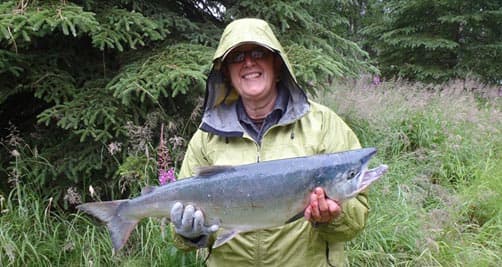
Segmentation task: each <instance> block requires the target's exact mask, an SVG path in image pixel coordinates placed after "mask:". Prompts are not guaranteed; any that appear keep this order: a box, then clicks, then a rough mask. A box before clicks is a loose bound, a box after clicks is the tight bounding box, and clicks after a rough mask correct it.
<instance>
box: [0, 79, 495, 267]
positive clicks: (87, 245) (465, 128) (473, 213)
mask: <svg viewBox="0 0 502 267" xmlns="http://www.w3.org/2000/svg"><path fill="white" fill-rule="evenodd" d="M334 86H335V87H334V88H335V91H334V92H329V93H325V94H323V95H320V96H319V98H318V99H320V100H322V102H323V103H324V104H326V105H328V106H330V107H332V108H333V109H334V110H336V111H337V113H338V114H339V115H340V116H342V117H343V118H344V119H345V120H346V121H347V123H348V124H349V125H350V126H351V127H352V128H353V129H354V131H355V132H356V133H357V135H358V136H359V137H360V139H361V142H362V143H363V145H364V146H375V147H377V148H378V150H379V154H378V155H377V157H376V158H375V159H374V160H373V162H372V164H374V165H377V164H379V163H385V164H388V165H389V167H390V171H389V173H388V174H386V175H385V176H384V178H383V179H381V180H380V181H379V182H377V183H376V184H375V185H374V186H373V187H372V189H371V192H370V201H371V203H370V204H371V208H372V209H371V213H370V217H369V220H368V225H367V227H366V229H365V230H364V231H363V233H362V234H360V235H359V236H358V237H357V238H356V239H354V240H353V241H351V242H349V243H348V244H347V254H348V258H349V261H350V263H351V265H352V266H500V264H501V263H502V256H501V255H502V253H501V252H502V205H500V203H501V202H502V134H501V131H502V105H501V104H502V103H501V102H502V100H501V97H500V96H498V94H499V91H498V89H496V88H483V89H479V88H482V85H480V84H478V83H476V82H473V81H469V83H464V82H455V81H454V82H452V83H450V84H448V85H445V86H442V87H435V88H434V87H431V86H428V85H423V84H407V83H403V82H400V81H393V82H385V83H383V84H381V85H379V86H377V87H375V86H372V85H369V84H367V83H365V81H363V80H360V81H356V82H348V81H347V82H340V83H338V84H336V85H334ZM465 87H467V89H466V88H465ZM474 87H477V88H478V89H473V90H471V88H474ZM21 156H22V155H21ZM19 175H20V172H19V173H18V176H19ZM14 177H16V175H14ZM2 179H3V178H2ZM22 180H23V179H22V177H16V179H14V180H13V181H11V182H12V184H13V185H14V186H13V188H12V191H11V192H8V193H2V192H0V211H1V213H0V266H202V263H201V262H200V260H198V261H197V260H196V257H195V254H194V253H184V252H181V251H178V250H177V249H175V248H174V247H173V246H172V244H171V241H170V238H169V233H167V234H165V236H167V237H165V238H163V237H162V235H163V234H162V231H161V227H160V225H161V223H160V222H159V220H158V219H148V220H144V221H143V222H141V223H140V226H139V227H138V228H137V229H136V230H135V231H134V232H133V234H132V236H131V239H130V240H129V242H128V244H127V247H126V248H125V249H124V250H123V251H122V252H121V253H120V254H118V255H112V253H111V251H112V249H111V242H110V239H109V236H108V232H107V230H106V228H105V227H104V226H103V225H101V224H100V223H98V222H97V221H95V220H94V219H93V218H90V217H89V216H86V215H83V214H80V213H73V212H71V211H68V210H67V211H65V210H63V209H61V208H54V207H53V203H52V200H51V198H50V196H41V195H40V193H39V191H37V192H34V191H31V190H30V189H29V187H28V186H26V185H25V184H23V183H22Z"/></svg>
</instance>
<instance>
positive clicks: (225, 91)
mask: <svg viewBox="0 0 502 267" xmlns="http://www.w3.org/2000/svg"><path fill="white" fill-rule="evenodd" d="M243 44H256V45H260V46H263V47H266V48H267V49H269V50H271V51H273V52H275V53H276V54H278V55H279V56H280V57H281V59H282V61H283V63H284V64H283V68H282V72H281V73H280V82H279V83H280V84H279V85H278V86H279V87H282V88H287V89H288V90H289V91H290V100H289V102H288V109H287V110H286V113H285V118H284V119H281V122H282V123H288V122H290V121H293V120H295V119H297V118H299V117H301V116H303V115H304V114H305V113H306V112H307V111H308V107H309V104H308V101H307V96H306V95H305V92H304V91H303V90H302V89H301V88H300V86H299V85H298V83H297V81H296V78H295V76H294V72H293V68H292V66H291V64H290V63H289V60H288V58H287V56H286V53H285V52H284V49H283V48H282V46H281V44H280V43H279V41H278V40H277V38H276V37H275V35H274V33H273V31H272V29H271V28H270V26H269V25H268V23H267V22H265V21H263V20H261V19H255V18H245V19H238V20H235V21H233V22H231V23H230V24H228V26H227V27H226V28H225V30H224V31H223V34H222V35H221V39H220V42H219V45H218V48H217V49H216V52H215V54H214V56H213V66H212V68H211V72H210V73H209V76H208V79H207V83H206V97H205V101H204V114H203V116H202V124H201V127H200V128H201V129H202V130H205V131H209V132H214V133H216V134H219V135H223V136H236V135H240V136H242V133H243V132H244V130H243V129H242V127H240V124H239V122H238V120H237V115H236V112H234V111H235V102H236V100H237V99H238V98H239V96H238V94H237V91H236V90H235V89H233V88H232V86H231V85H230V82H228V81H226V80H225V77H224V75H223V70H222V62H223V59H224V57H225V56H226V55H227V54H228V53H229V52H230V51H231V50H232V49H233V48H235V47H238V46H240V45H243ZM283 117H284V116H283Z"/></svg>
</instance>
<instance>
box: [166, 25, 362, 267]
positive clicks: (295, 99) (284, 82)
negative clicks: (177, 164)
mask: <svg viewBox="0 0 502 267" xmlns="http://www.w3.org/2000/svg"><path fill="white" fill-rule="evenodd" d="M244 43H256V44H259V45H262V46H265V47H267V48H269V49H271V50H273V51H275V52H276V53H277V54H278V55H280V56H281V58H282V60H283V63H284V66H285V67H283V71H282V73H281V76H280V81H279V83H280V85H278V87H279V88H287V89H286V90H289V95H288V104H287V107H286V110H285V111H284V112H283V115H282V117H281V118H280V119H279V121H278V122H277V124H276V125H274V126H272V127H270V128H269V129H268V130H267V131H266V132H265V133H264V134H263V136H262V139H261V142H256V141H255V140H254V139H253V138H251V136H250V135H249V134H248V133H247V132H246V131H245V130H244V128H243V127H242V125H241V124H240V123H239V120H238V118H237V103H238V101H236V100H237V99H238V96H237V94H236V93H235V90H234V89H233V88H231V87H230V86H229V85H228V82H225V79H224V77H223V72H222V71H221V64H222V63H221V62H222V61H221V59H222V57H224V56H225V55H226V53H228V51H229V50H231V49H232V48H234V47H237V46H239V45H241V44H244ZM206 90H207V92H206V101H205V108H204V115H203V118H202V122H201V125H200V128H199V129H198V130H197V131H196V133H195V134H194V135H193V137H192V139H191V140H190V143H189V145H188V149H187V151H186V154H185V159H184V161H183V164H182V167H181V170H180V173H179V177H189V176H193V175H194V174H195V170H196V168H197V167H200V166H212V165H239V164H247V163H255V162H259V161H267V160H275V159H283V158H290V157H297V156H307V155H314V154H322V153H330V152H337V151H343V150H349V149H356V148H360V144H359V141H358V139H357V137H356V136H355V134H354V133H353V132H352V130H351V129H350V128H349V127H348V126H347V125H346V124H345V123H344V122H343V120H342V119H341V118H340V117H338V116H337V115H336V114H335V113H334V112H333V111H332V110H330V109H329V108H327V107H325V106H323V105H320V104H318V103H315V102H313V101H311V100H308V99H307V96H306V95H305V93H304V91H303V90H302V89H301V88H300V87H299V85H298V84H297V82H296V80H295V78H294V75H293V70H292V68H291V65H290V64H289V62H288V60H287V57H286V54H285V53H284V50H283V49H282V47H281V46H280V44H279V42H278V41H277V40H276V39H275V36H274V35H273V33H272V30H271V29H270V27H269V26H268V25H267V23H266V22H264V21H262V20H258V19H241V20H236V21H234V22H232V23H231V24H229V25H228V26H227V28H226V29H225V31H224V33H223V35H222V38H221V40H220V45H219V47H218V49H217V50H216V53H215V56H214V61H213V68H212V70H211V73H210V75H209V77H208V83H207V88H206ZM368 210H369V207H368V200H367V195H366V193H362V194H360V195H358V196H357V197H356V198H353V199H351V200H348V201H346V202H345V203H343V204H342V214H341V215H340V217H338V218H337V219H336V220H335V221H334V222H332V223H330V224H321V225H316V226H314V225H312V224H311V223H310V222H308V221H306V220H305V219H303V218H301V219H298V220H296V221H294V222H292V223H289V224H286V225H283V226H280V227H276V228H271V229H264V230H258V231H253V232H247V233H241V234H238V235H237V236H236V237H234V238H233V239H232V240H230V241H229V242H227V243H226V244H224V245H222V246H220V247H218V248H216V249H213V250H212V251H211V254H210V257H209V258H208V261H207V265H208V266H330V265H331V266H333V265H334V266H337V267H339V266H344V264H345V256H344V242H345V241H347V240H350V239H352V238H354V237H355V236H356V235H357V234H358V233H359V232H360V231H361V230H362V229H363V228H364V226H365V223H366V219H367V214H368ZM212 240H214V238H213V239H212ZM174 243H175V245H176V246H177V247H178V248H180V249H194V248H195V247H194V244H191V243H190V242H189V241H187V240H185V239H184V238H182V237H181V236H178V235H176V234H174ZM210 245H211V242H210V244H209V246H210ZM328 261H329V263H328Z"/></svg>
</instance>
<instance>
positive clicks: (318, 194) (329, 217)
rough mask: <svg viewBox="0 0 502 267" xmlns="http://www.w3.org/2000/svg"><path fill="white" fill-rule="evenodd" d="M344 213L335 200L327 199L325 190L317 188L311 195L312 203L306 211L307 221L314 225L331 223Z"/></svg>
mask: <svg viewBox="0 0 502 267" xmlns="http://www.w3.org/2000/svg"><path fill="white" fill-rule="evenodd" d="M341 213H342V208H341V207H340V206H339V205H338V203H336V202H335V201H334V200H332V199H329V198H326V194H325V193H324V189H322V188H321V187H316V188H315V189H314V191H312V193H311V194H310V203H309V205H308V206H307V208H306V209H305V213H304V216H305V219H306V220H308V221H311V222H313V223H330V222H332V221H333V220H334V219H336V218H337V217H338V216H340V214H341Z"/></svg>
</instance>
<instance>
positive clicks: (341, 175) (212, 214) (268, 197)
mask: <svg viewBox="0 0 502 267" xmlns="http://www.w3.org/2000/svg"><path fill="white" fill-rule="evenodd" d="M375 153H376V149H374V148H364V149H357V150H350V151H345V152H339V153H331V154H321V155H315V156H307V157H297V158H290V159H280V160H272V161H264V162H260V163H254V164H246V165H239V166H229V167H224V166H218V167H213V168H209V169H203V170H202V171H201V174H200V175H198V176H194V177H191V178H186V179H182V180H179V181H176V182H174V183H170V184H167V185H164V186H160V187H156V188H153V189H148V190H145V191H149V192H148V193H145V194H143V195H142V196H139V197H137V198H134V199H130V200H117V201H108V202H94V203H85V204H82V205H80V206H78V208H79V209H81V210H83V211H85V212H87V213H90V214H92V215H94V216H96V217H98V218H99V219H101V220H102V221H105V222H107V225H108V228H109V230H110V232H111V236H112V241H113V245H114V250H119V249H120V248H121V247H122V246H123V245H124V243H125V242H126V241H127V239H128V237H129V234H130V232H131V231H132V229H134V227H135V225H136V224H137V222H138V221H139V220H141V219H142V218H145V217H168V216H169V214H170V210H171V208H172V206H173V205H174V204H175V203H176V202H181V203H183V204H184V205H187V204H192V205H194V206H196V207H197V208H199V209H201V210H202V211H203V213H204V215H205V217H206V221H207V222H209V224H214V223H217V224H219V225H220V227H222V228H223V230H224V233H223V234H221V237H223V238H221V239H220V235H219V236H218V239H217V241H216V243H215V247H216V246H220V245H222V244H224V243H225V242H227V241H228V240H230V239H231V238H232V237H233V236H235V235H236V234H237V233H239V232H246V231H252V230H258V229H264V228H270V227H276V226H280V225H283V224H285V223H286V222H288V221H289V220H290V219H291V218H294V217H295V215H298V214H299V213H302V212H303V210H304V209H305V207H306V206H307V205H308V202H309V195H310V193H311V191H312V190H313V189H314V188H315V187H318V186H319V187H323V188H324V189H325V191H326V194H327V196H328V197H330V198H332V199H334V200H336V201H338V202H343V201H344V200H345V199H347V198H351V197H353V196H355V195H357V194H358V193H359V192H360V191H362V190H363V189H365V188H366V187H367V186H368V185H369V184H371V183H372V182H373V181H375V180H377V179H378V178H379V177H380V176H381V175H382V174H383V173H384V172H385V171H386V169H387V167H386V166H385V165H381V166H380V167H378V168H375V169H373V170H370V171H367V164H368V162H369V160H370V158H371V157H372V156H373V155H374V154H375Z"/></svg>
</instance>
